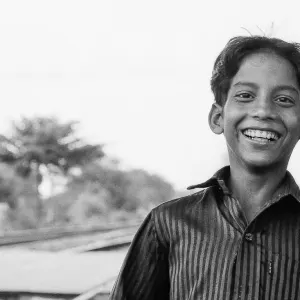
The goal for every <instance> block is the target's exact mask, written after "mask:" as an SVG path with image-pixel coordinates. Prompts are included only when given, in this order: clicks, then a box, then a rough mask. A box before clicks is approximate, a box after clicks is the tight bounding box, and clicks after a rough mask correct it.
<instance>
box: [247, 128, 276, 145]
mask: <svg viewBox="0 0 300 300" xmlns="http://www.w3.org/2000/svg"><path fill="white" fill-rule="evenodd" d="M242 133H243V135H244V136H246V137H247V138H249V139H251V140H254V141H257V142H264V143H265V142H268V143H272V142H276V141H277V140H278V139H279V138H280V135H279V134H278V133H277V132H274V131H268V130H257V129H245V130H243V131H242Z"/></svg>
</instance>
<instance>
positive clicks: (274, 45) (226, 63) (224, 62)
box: [210, 36, 300, 106]
mask: <svg viewBox="0 0 300 300" xmlns="http://www.w3.org/2000/svg"><path fill="white" fill-rule="evenodd" d="M260 51H270V52H272V53H274V54H277V55H278V56H281V57H283V58H285V59H286V60H288V61H289V62H290V63H291V64H292V66H293V67H294V69H295V74H296V77H297V82H298V85H299V86H300V44H299V43H289V42H286V41H283V40H281V39H278V38H270V37H266V36H237V37H234V38H232V39H230V40H229V42H228V43H227V44H226V46H225V48H224V49H223V50H222V52H221V53H220V54H219V56H218V57H217V59H216V61H215V64H214V68H213V74H212V77H211V81H210V85H211V89H212V92H213V94H214V97H215V101H216V103H217V104H219V105H221V106H223V105H224V104H225V102H226V98H227V94H228V91H229V88H230V84H231V80H232V78H233V77H234V76H235V74H236V73H237V72H238V70H239V68H240V65H241V62H242V60H243V59H244V58H245V57H246V56H248V55H250V54H252V53H255V52H260Z"/></svg>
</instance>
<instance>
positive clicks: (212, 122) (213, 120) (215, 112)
mask: <svg viewBox="0 0 300 300" xmlns="http://www.w3.org/2000/svg"><path fill="white" fill-rule="evenodd" d="M208 123H209V127H210V129H211V130H212V131H213V132H214V133H215V134H221V133H223V131H224V123H223V107H222V106H221V105H219V104H217V103H214V104H213V105H212V107H211V109H210V112H209V115H208Z"/></svg>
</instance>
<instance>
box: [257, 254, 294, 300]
mask: <svg viewBox="0 0 300 300" xmlns="http://www.w3.org/2000/svg"><path fill="white" fill-rule="evenodd" d="M260 275H261V284H260V299H274V300H275V299H278V300H294V299H295V300H296V299H299V297H300V263H299V261H298V260H295V259H293V258H291V257H289V256H288V255H282V254H278V253H274V252H272V251H264V252H262V256H261V274H260Z"/></svg>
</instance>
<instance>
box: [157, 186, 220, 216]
mask: <svg viewBox="0 0 300 300" xmlns="http://www.w3.org/2000/svg"><path fill="white" fill-rule="evenodd" d="M217 189H218V188H217V187H213V186H212V187H208V188H205V189H202V190H201V191H198V192H195V193H193V194H190V195H187V196H183V197H180V198H175V199H172V200H169V201H166V202H164V203H162V204H160V205H158V206H156V207H155V208H153V209H152V215H153V217H154V216H157V215H161V214H172V213H176V211H178V212H180V211H181V212H182V211H187V210H193V209H201V208H204V207H205V206H206V205H210V204H213V203H215V199H216V198H217V197H218V196H217V195H216V190H217Z"/></svg>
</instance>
